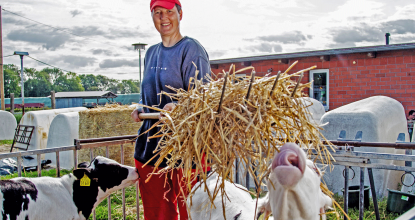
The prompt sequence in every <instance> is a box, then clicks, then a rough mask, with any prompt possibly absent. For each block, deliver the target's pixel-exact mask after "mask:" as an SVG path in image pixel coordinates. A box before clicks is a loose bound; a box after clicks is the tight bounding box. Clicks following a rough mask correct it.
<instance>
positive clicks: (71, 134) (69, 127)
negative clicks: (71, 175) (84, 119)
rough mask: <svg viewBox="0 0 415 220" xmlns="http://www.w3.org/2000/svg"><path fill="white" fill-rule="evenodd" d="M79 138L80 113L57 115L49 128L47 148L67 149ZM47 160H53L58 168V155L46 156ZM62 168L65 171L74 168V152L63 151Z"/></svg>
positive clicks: (60, 154) (60, 160)
mask: <svg viewBox="0 0 415 220" xmlns="http://www.w3.org/2000/svg"><path fill="white" fill-rule="evenodd" d="M78 138H79V113H78V112H69V113H61V114H59V115H57V116H56V117H55V118H54V119H53V121H52V123H51V124H50V128H49V135H48V141H47V146H46V147H47V148H54V147H66V146H71V145H73V144H74V139H78ZM45 159H46V160H48V159H49V160H51V161H52V165H53V166H56V154H55V153H50V154H46V155H45ZM59 163H60V167H61V168H63V169H68V170H70V169H72V168H74V158H73V151H62V152H60V153H59Z"/></svg>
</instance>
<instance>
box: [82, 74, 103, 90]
mask: <svg viewBox="0 0 415 220" xmlns="http://www.w3.org/2000/svg"><path fill="white" fill-rule="evenodd" d="M79 78H80V79H81V84H82V86H83V87H84V89H85V91H99V90H100V89H99V84H100V81H99V79H98V78H97V77H96V76H94V75H92V74H88V75H79Z"/></svg>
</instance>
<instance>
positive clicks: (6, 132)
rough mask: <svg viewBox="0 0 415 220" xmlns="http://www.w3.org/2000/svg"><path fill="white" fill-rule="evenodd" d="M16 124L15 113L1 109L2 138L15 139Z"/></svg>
mask: <svg viewBox="0 0 415 220" xmlns="http://www.w3.org/2000/svg"><path fill="white" fill-rule="evenodd" d="M16 126H17V122H16V118H15V117H14V116H13V114H11V113H10V112H7V111H2V110H0V140H13V137H14V132H15V129H16Z"/></svg>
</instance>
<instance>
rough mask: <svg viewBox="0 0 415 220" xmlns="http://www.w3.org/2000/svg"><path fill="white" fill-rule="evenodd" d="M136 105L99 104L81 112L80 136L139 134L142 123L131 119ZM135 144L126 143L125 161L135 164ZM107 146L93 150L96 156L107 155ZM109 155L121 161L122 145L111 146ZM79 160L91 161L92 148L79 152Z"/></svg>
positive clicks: (83, 137) (85, 137)
mask: <svg viewBox="0 0 415 220" xmlns="http://www.w3.org/2000/svg"><path fill="white" fill-rule="evenodd" d="M133 110H134V107H130V106H128V105H118V104H110V105H105V106H98V107H96V108H92V109H88V110H85V111H82V112H79V138H80V139H87V138H100V137H112V136H123V135H134V134H137V131H138V129H139V128H140V127H141V124H142V123H137V122H134V121H133V120H132V119H131V116H130V115H131V112H132V111H133ZM134 150H135V148H134V144H125V145H124V162H125V164H127V165H130V166H134ZM105 151H106V148H105V147H100V148H95V149H94V150H93V154H94V156H98V155H101V156H105V155H106V152H105ZM109 157H110V158H111V159H114V160H116V161H118V162H121V149H120V146H110V148H109ZM78 159H79V161H90V150H89V149H83V150H81V151H80V152H79V158H78Z"/></svg>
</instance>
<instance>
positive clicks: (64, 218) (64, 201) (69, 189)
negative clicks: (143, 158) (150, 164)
mask: <svg viewBox="0 0 415 220" xmlns="http://www.w3.org/2000/svg"><path fill="white" fill-rule="evenodd" d="M138 178H139V176H138V173H137V171H136V168H135V167H130V166H126V165H121V164H119V163H117V162H116V161H114V160H111V159H108V158H105V157H100V156H98V157H96V158H95V159H93V160H92V161H91V164H90V165H89V166H87V167H86V168H81V169H76V170H74V171H73V174H68V175H64V176H62V177H61V178H52V177H39V178H22V177H19V178H14V179H11V180H1V181H0V191H1V193H0V211H1V213H0V214H1V217H2V219H4V220H5V219H10V220H15V219H16V220H19V219H22V220H28V219H30V220H44V219H60V220H81V219H87V218H88V217H89V215H90V214H91V212H92V210H93V209H94V208H95V207H97V206H98V204H99V203H101V202H102V200H104V199H105V198H106V197H107V196H108V195H109V194H111V193H112V192H114V191H116V190H118V189H122V188H124V187H127V186H129V185H132V184H134V183H135V182H136V181H137V180H138Z"/></svg>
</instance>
